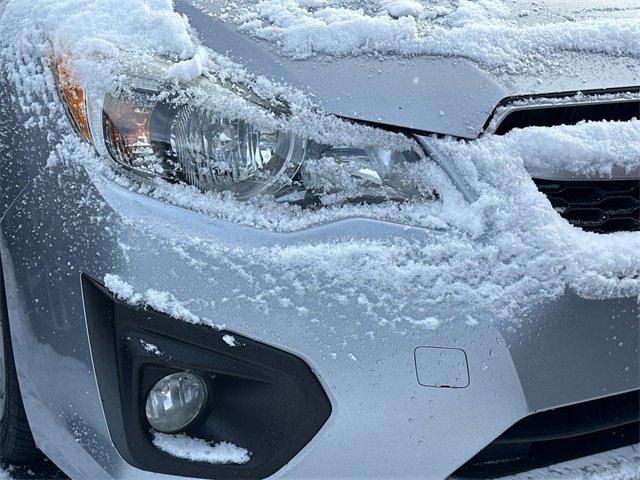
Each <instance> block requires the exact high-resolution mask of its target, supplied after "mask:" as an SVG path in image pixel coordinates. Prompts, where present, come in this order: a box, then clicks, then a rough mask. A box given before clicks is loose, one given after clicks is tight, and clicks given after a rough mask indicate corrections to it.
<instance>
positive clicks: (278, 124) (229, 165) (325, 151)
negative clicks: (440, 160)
mask: <svg viewBox="0 0 640 480" xmlns="http://www.w3.org/2000/svg"><path fill="white" fill-rule="evenodd" d="M54 65H55V66H56V67H57V71H58V75H57V78H58V84H59V90H60V93H61V95H60V97H61V99H62V100H63V101H64V103H65V104H66V105H67V110H68V112H69V113H70V118H71V120H72V121H73V122H74V123H75V125H76V126H77V127H78V129H79V131H81V132H83V134H84V136H85V138H87V139H88V140H89V141H91V142H92V143H93V145H94V146H95V148H96V150H97V151H98V153H100V154H101V155H102V156H104V157H106V158H108V159H110V160H112V161H113V162H115V164H116V165H117V166H120V167H122V168H123V169H125V170H126V171H127V172H130V173H132V174H134V175H136V176H138V177H140V178H142V179H145V178H146V179H153V178H162V179H164V180H167V181H171V182H184V183H187V184H190V185H194V186H196V187H198V188H199V189H201V190H203V191H213V192H232V193H233V194H234V195H235V196H236V197H237V198H238V199H240V200H245V199H249V198H251V197H254V196H256V195H259V194H268V195H273V196H274V198H275V199H277V200H279V201H289V202H296V203H302V204H308V203H313V204H319V203H320V204H331V203H342V202H380V201H385V200H395V201H403V200H408V199H411V198H415V197H418V196H431V195H432V194H433V193H432V191H431V190H430V189H429V188H428V187H425V186H423V185H422V183H424V182H421V181H420V178H419V175H416V174H415V173H416V172H415V170H416V168H415V164H416V163H418V161H419V160H420V157H419V156H418V155H417V154H416V153H415V152H413V151H410V150H406V151H394V150H388V149H385V148H381V147H380V146H377V147H354V146H353V145H348V144H337V145H327V144H324V143H322V142H318V141H314V140H313V139H311V138H309V137H308V136H305V135H303V134H300V133H299V132H296V131H295V128H294V127H291V125H292V124H293V122H287V121H284V120H283V119H285V118H286V117H287V115H290V112H288V111H287V109H286V106H283V105H282V104H278V102H273V103H272V104H270V103H268V102H265V101H263V100H262V99H260V98H259V97H257V96H256V95H254V94H252V93H251V92H249V91H248V90H247V89H245V88H243V87H241V86H237V85H228V84H227V85H225V84H223V83H222V82H220V81H218V80H217V79H215V78H213V77H200V78H199V79H197V81H195V82H192V83H191V84H190V85H186V86H182V87H180V88H177V87H175V85H172V86H164V87H163V86H159V84H155V83H154V82H153V81H149V80H140V79H139V78H132V79H131V85H130V88H127V90H120V91H118V92H91V91H89V92H85V91H83V89H82V88H80V87H79V86H77V85H75V84H73V83H71V82H69V81H68V78H67V76H65V75H63V74H61V73H60V72H62V70H61V69H60V67H59V63H54ZM189 89H191V90H189ZM196 91H197V92H198V93H197V94H195V93H194V92H196ZM70 98H71V99H72V100H74V101H73V102H71V101H70V100H69V99H70ZM78 99H79V100H78ZM81 102H83V103H82V104H81ZM228 105H236V107H237V108H235V109H231V108H228ZM256 112H258V117H260V115H259V114H260V113H262V118H260V119H259V120H256ZM250 117H253V118H250ZM86 125H88V130H89V132H87V128H86ZM85 132H86V133H85Z"/></svg>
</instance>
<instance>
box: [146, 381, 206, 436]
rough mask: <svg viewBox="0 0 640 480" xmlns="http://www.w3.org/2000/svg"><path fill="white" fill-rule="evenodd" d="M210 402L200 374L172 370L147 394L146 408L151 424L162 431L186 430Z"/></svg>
mask: <svg viewBox="0 0 640 480" xmlns="http://www.w3.org/2000/svg"><path fill="white" fill-rule="evenodd" d="M206 403H207V387H206V385H205V384H204V382H203V381H202V380H201V379H200V378H198V377H197V376H195V375H193V374H191V373H188V372H180V373H172V374H171V375H167V376H166V377H163V378H161V379H160V381H158V383H156V384H155V386H154V387H153V388H152V389H151V392H150V393H149V396H148V397H147V403H146V406H145V411H146V414H147V420H148V421H149V423H150V424H151V426H152V427H153V428H154V429H156V430H157V431H159V432H162V433H176V432H180V431H182V430H184V429H186V428H187V427H188V426H189V425H191V423H193V421H194V420H195V419H196V418H197V417H198V415H199V414H200V412H202V410H203V409H204V406H205V404H206Z"/></svg>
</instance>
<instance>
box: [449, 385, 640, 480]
mask: <svg viewBox="0 0 640 480" xmlns="http://www.w3.org/2000/svg"><path fill="white" fill-rule="evenodd" d="M638 441H640V392H639V391H634V392H629V393H625V394H621V395H615V396H612V397H607V398H603V399H599V400H593V401H590V402H584V403H578V404H575V405H570V406H568V407H562V408H558V409H555V410H549V411H545V412H540V413H536V414H533V415H531V416H529V417H526V418H524V419H523V420H521V421H519V422H518V423H516V424H515V425H514V426H513V427H511V428H510V429H509V430H507V431H506V432H505V433H503V434H502V435H501V436H500V437H498V438H497V439H496V440H495V441H493V442H492V443H491V444H489V445H488V446H487V447H486V448H485V449H484V450H482V451H481V452H480V453H478V454H477V455H476V456H475V457H473V458H472V459H471V460H469V461H468V462H467V463H466V464H464V465H463V466H462V467H461V468H459V469H458V470H457V471H456V472H455V473H454V474H453V476H454V477H455V478H464V479H472V478H473V479H487V478H497V477H502V476H505V475H513V474H516V473H521V472H526V471H529V470H533V469H535V468H541V467H547V466H549V465H553V464H556V463H561V462H566V461H569V460H573V459H576V458H580V457H585V456H588V455H594V454H596V453H601V452H605V451H608V450H614V449H616V448H621V447H626V446H628V445H633V444H635V443H638Z"/></svg>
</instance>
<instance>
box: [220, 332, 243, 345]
mask: <svg viewBox="0 0 640 480" xmlns="http://www.w3.org/2000/svg"><path fill="white" fill-rule="evenodd" d="M222 341H223V342H224V343H226V344H227V345H229V346H230V347H237V346H238V345H239V344H238V342H237V340H236V337H234V336H233V335H228V334H226V335H223V336H222Z"/></svg>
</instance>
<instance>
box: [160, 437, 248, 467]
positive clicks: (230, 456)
mask: <svg viewBox="0 0 640 480" xmlns="http://www.w3.org/2000/svg"><path fill="white" fill-rule="evenodd" d="M153 444H154V445H155V446H156V447H158V448H159V449H160V450H162V451H163V452H166V453H168V454H169V455H173V456H174V457H177V458H183V459H186V460H190V461H192V462H206V463H214V464H237V465H241V464H243V463H247V462H248V461H249V460H250V459H251V453H250V452H249V451H248V450H247V449H246V448H242V447H238V446H236V445H234V444H233V443H230V442H218V443H209V442H206V441H205V440H202V439H199V438H192V437H189V436H187V435H185V434H180V435H169V434H166V433H159V432H154V434H153Z"/></svg>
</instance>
